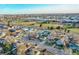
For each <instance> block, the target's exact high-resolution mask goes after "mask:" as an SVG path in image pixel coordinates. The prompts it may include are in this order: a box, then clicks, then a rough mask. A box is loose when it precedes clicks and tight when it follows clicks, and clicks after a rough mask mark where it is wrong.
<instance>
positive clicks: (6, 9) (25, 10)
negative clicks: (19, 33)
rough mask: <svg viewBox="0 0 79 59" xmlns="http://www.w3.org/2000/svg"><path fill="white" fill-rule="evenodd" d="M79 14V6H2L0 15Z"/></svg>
mask: <svg viewBox="0 0 79 59" xmlns="http://www.w3.org/2000/svg"><path fill="white" fill-rule="evenodd" d="M41 13H44V14H45V13H46V14H47V13H79V4H0V14H41Z"/></svg>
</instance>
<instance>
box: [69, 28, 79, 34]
mask: <svg viewBox="0 0 79 59" xmlns="http://www.w3.org/2000/svg"><path fill="white" fill-rule="evenodd" d="M69 30H70V31H71V32H74V33H79V28H70V29H69Z"/></svg>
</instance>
